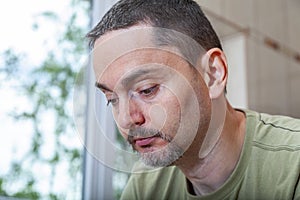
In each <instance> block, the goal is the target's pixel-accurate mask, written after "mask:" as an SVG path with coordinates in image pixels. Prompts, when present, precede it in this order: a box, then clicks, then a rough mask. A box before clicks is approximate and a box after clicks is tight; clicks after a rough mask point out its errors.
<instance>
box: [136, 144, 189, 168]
mask: <svg viewBox="0 0 300 200" xmlns="http://www.w3.org/2000/svg"><path fill="white" fill-rule="evenodd" d="M183 153H184V151H183V150H182V149H181V148H180V147H177V146H174V145H167V146H166V147H164V148H162V149H151V150H150V149H148V151H146V152H139V154H140V158H141V161H142V162H143V163H144V164H145V165H148V166H151V167H168V166H172V165H174V163H175V162H176V161H177V160H178V159H179V158H180V157H181V156H182V154H183Z"/></svg>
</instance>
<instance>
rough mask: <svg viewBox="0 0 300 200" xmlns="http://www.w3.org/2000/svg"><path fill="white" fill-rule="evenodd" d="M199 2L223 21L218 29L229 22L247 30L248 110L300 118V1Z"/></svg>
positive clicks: (217, 24) (232, 0)
mask: <svg viewBox="0 0 300 200" xmlns="http://www.w3.org/2000/svg"><path fill="white" fill-rule="evenodd" d="M197 2H198V3H199V4H200V5H201V6H203V8H204V9H207V10H209V11H211V12H213V13H215V14H216V15H217V16H218V17H221V18H223V19H224V23H223V24H222V22H221V23H220V22H218V23H215V22H213V25H214V26H216V29H217V30H221V32H222V28H220V27H219V26H230V24H228V23H227V24H226V21H229V22H230V23H232V24H235V25H236V27H240V28H241V29H244V30H245V34H246V35H247V42H246V43H247V44H246V60H247V62H246V63H247V64H246V68H247V70H246V73H247V75H246V76H247V88H248V91H247V93H248V95H247V96H248V107H249V108H250V109H254V110H258V111H261V112H268V113H272V114H285V115H292V116H295V117H300V92H299V91H300V90H299V88H300V61H297V59H295V58H294V57H295V56H296V54H297V53H298V54H300V0H226V1H224V0H198V1H197ZM208 17H209V18H210V17H211V16H208ZM212 21H216V20H215V19H213V20H212ZM217 21H223V20H220V19H219V20H217ZM227 29H228V28H227ZM236 31H237V32H238V31H240V30H238V29H236ZM220 35H221V37H222V33H220ZM266 38H268V39H270V41H271V45H270V44H269V45H267V44H266V43H265V39H266ZM273 42H274V43H273ZM272 45H273V46H272ZM299 60H300V58H299ZM229 78H232V77H229Z"/></svg>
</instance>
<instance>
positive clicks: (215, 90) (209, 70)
mask: <svg viewBox="0 0 300 200" xmlns="http://www.w3.org/2000/svg"><path fill="white" fill-rule="evenodd" d="M202 66H203V68H204V80H205V82H206V84H207V87H208V90H209V94H210V98H211V99H216V98H218V97H219V96H220V95H223V94H224V91H225V87H226V83H227V76H228V74H227V61H226V57H225V54H224V53H223V51H222V50H220V49H219V48H212V49H210V50H208V51H207V52H206V54H205V55H204V56H203V58H202Z"/></svg>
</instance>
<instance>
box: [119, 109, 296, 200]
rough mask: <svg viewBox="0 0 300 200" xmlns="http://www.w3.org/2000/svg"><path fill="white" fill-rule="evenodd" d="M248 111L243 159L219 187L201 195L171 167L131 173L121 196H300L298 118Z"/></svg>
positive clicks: (284, 198)
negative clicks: (194, 193)
mask: <svg viewBox="0 0 300 200" xmlns="http://www.w3.org/2000/svg"><path fill="white" fill-rule="evenodd" d="M245 113H246V118H247V119H246V127H247V128H246V136H245V141H244V145H243V150H242V154H241V157H240V160H239V162H238V164H237V166H236V168H235V170H234V171H233V173H232V174H231V176H230V177H229V179H228V180H227V181H226V182H225V183H224V184H223V186H221V188H219V189H218V190H217V191H215V192H213V193H210V194H208V195H206V196H202V197H198V196H194V195H191V194H189V192H188V190H187V182H186V178H185V176H184V174H183V173H182V172H181V171H180V170H179V169H178V168H177V167H174V166H173V167H165V168H161V169H158V170H153V171H148V172H147V173H133V174H132V175H131V177H130V179H129V181H128V184H127V186H126V187H125V189H124V191H123V194H122V197H121V199H126V200H127V199H128V200H133V199H139V200H144V199H155V200H161V199H178V200H182V199H191V200H192V199H198V200H199V199H209V200H218V199H222V200H223V199H241V200H247V199H255V200H258V199H262V200H277V199H278V200H279V199H281V200H287V199H297V200H300V120H297V119H293V118H289V117H283V116H271V115H267V114H260V113H256V112H253V111H245ZM141 166H143V165H142V164H139V165H137V168H136V169H137V170H138V171H140V170H141Z"/></svg>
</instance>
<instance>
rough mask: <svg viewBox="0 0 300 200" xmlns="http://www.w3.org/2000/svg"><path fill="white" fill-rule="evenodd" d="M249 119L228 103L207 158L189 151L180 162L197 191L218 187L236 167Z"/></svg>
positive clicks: (179, 164)
mask: <svg viewBox="0 0 300 200" xmlns="http://www.w3.org/2000/svg"><path fill="white" fill-rule="evenodd" d="M245 121H246V120H245V116H244V113H242V112H241V111H236V110H234V109H233V108H232V107H231V106H230V105H228V106H227V109H226V117H225V123H224V126H223V130H222V132H221V135H220V137H219V138H218V141H217V143H216V144H215V146H214V147H213V149H212V151H211V152H210V153H209V154H208V155H206V157H204V158H199V156H198V155H199V154H198V155H196V156H194V157H191V156H190V155H189V158H184V157H183V158H182V160H181V161H180V162H178V163H176V165H177V166H178V167H179V168H180V169H181V171H182V172H183V173H184V174H185V176H186V178H187V179H188V180H189V181H190V182H191V183H192V185H193V189H194V192H195V193H196V194H197V195H204V194H208V193H211V192H213V191H216V190H217V189H218V188H220V187H221V186H222V185H223V184H224V183H225V181H226V180H227V179H228V178H229V177H230V175H231V174H232V172H233V171H234V169H235V167H236V165H237V163H238V160H239V158H240V154H241V151H242V147H243V142H244V136H245V126H246V123H245Z"/></svg>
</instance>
